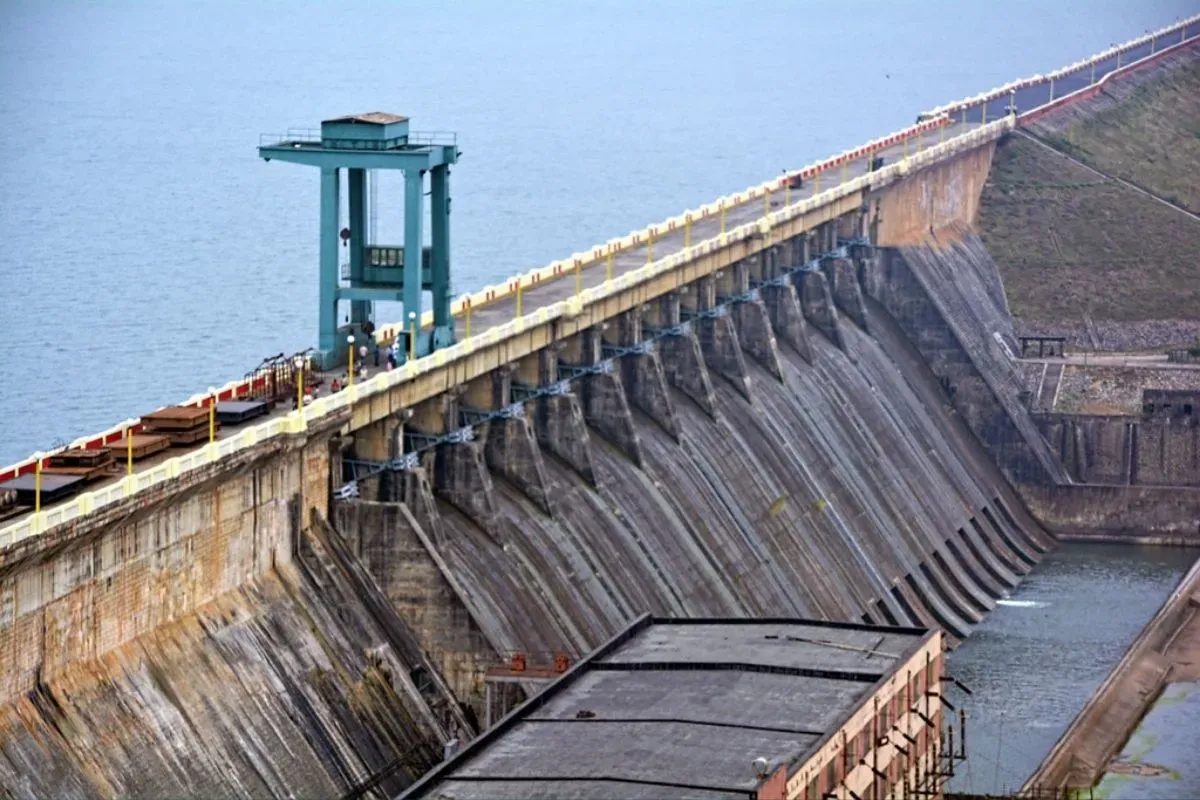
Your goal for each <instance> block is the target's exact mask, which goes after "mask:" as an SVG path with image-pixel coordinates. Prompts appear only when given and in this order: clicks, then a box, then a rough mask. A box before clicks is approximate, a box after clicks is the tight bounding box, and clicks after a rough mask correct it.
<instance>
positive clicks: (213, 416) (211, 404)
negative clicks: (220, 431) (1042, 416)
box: [208, 394, 217, 444]
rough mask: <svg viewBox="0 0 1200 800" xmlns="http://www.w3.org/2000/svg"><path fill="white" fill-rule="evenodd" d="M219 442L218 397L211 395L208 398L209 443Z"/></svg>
mask: <svg viewBox="0 0 1200 800" xmlns="http://www.w3.org/2000/svg"><path fill="white" fill-rule="evenodd" d="M216 440H217V396H216V394H211V395H209V398H208V443H209V444H212V443H213V442H215V441H216Z"/></svg>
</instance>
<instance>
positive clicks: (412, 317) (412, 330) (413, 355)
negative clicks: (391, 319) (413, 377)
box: [408, 311, 417, 361]
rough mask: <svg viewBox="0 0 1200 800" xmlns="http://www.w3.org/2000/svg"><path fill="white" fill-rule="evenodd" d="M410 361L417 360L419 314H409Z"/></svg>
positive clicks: (412, 312) (411, 312) (413, 312)
mask: <svg viewBox="0 0 1200 800" xmlns="http://www.w3.org/2000/svg"><path fill="white" fill-rule="evenodd" d="M408 360H409V361H416V360H417V312H415V311H410V312H408Z"/></svg>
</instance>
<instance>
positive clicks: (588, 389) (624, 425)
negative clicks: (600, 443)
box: [583, 372, 642, 467]
mask: <svg viewBox="0 0 1200 800" xmlns="http://www.w3.org/2000/svg"><path fill="white" fill-rule="evenodd" d="M583 416H584V419H585V420H586V421H587V424H588V425H591V426H592V427H593V428H595V429H596V431H597V432H599V434H600V435H601V436H603V437H604V438H605V439H607V440H609V441H610V442H612V443H613V444H615V445H616V446H617V447H619V448H621V450H622V451H623V452H624V453H625V455H627V456H629V458H630V460H631V461H633V463H634V464H637V465H638V466H639V467H640V466H641V465H642V447H641V443H640V441H639V440H638V435H637V429H636V428H634V426H633V414H632V412H630V410H629V400H628V399H627V398H626V397H625V389H624V387H623V385H622V382H621V376H620V374H618V373H616V372H601V373H599V374H597V375H589V376H588V377H586V378H584V384H583Z"/></svg>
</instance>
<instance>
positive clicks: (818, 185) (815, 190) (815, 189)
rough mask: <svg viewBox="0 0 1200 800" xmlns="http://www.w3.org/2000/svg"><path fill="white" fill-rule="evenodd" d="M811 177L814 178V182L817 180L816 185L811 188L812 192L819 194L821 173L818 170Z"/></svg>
mask: <svg viewBox="0 0 1200 800" xmlns="http://www.w3.org/2000/svg"><path fill="white" fill-rule="evenodd" d="M813 177H814V178H815V179H816V182H817V185H816V187H815V188H814V189H813V194H820V193H821V173H820V172H818V173H817V174H816V175H815V176H813Z"/></svg>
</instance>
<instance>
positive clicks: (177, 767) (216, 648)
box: [0, 431, 466, 798]
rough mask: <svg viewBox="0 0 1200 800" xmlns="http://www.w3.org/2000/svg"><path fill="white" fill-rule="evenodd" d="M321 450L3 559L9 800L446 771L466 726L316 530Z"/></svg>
mask: <svg viewBox="0 0 1200 800" xmlns="http://www.w3.org/2000/svg"><path fill="white" fill-rule="evenodd" d="M329 440H330V437H329V433H328V432H324V433H322V432H320V431H316V432H312V433H310V436H309V438H308V440H307V441H301V442H292V443H291V444H290V445H289V446H286V447H279V448H276V449H274V450H272V451H267V452H259V453H257V454H256V457H255V458H253V459H246V460H243V462H242V463H236V462H219V463H217V464H214V465H212V467H211V470H210V472H209V473H208V474H207V475H206V476H203V477H201V478H199V479H196V480H194V481H193V482H191V484H190V485H185V486H178V487H175V488H174V489H173V490H172V491H171V492H170V493H163V494H162V495H161V496H158V497H150V498H138V500H139V502H137V503H136V507H125V508H122V509H115V510H114V511H113V512H112V514H111V516H110V517H109V518H108V519H106V520H96V521H93V523H94V524H91V525H89V526H87V527H84V526H82V525H81V526H79V527H77V528H75V529H73V530H69V531H65V532H63V533H61V534H59V535H56V536H53V537H43V538H42V539H39V540H34V541H32V542H30V543H28V544H27V546H26V547H24V548H13V549H10V550H9V551H6V552H5V554H4V556H3V561H2V563H0V587H3V588H2V590H0V598H2V604H0V609H2V613H3V616H2V618H0V622H2V623H3V624H2V627H0V692H2V698H3V705H2V706H0V786H2V787H4V789H5V791H6V792H7V794H6V796H11V797H29V798H45V797H61V798H73V797H75V798H83V797H97V796H102V797H122V796H124V797H128V796H134V797H164V796H179V795H186V796H194V797H221V796H230V795H240V796H296V795H304V796H317V795H319V796H337V795H340V794H341V793H343V792H345V791H347V790H348V789H350V788H352V787H354V786H355V785H356V784H357V783H358V782H360V781H363V780H365V779H367V778H368V777H369V776H371V775H374V774H376V773H380V772H383V773H384V774H385V779H384V780H383V781H382V784H381V785H382V786H384V788H390V789H393V790H399V789H401V788H403V787H404V786H406V785H407V784H408V783H410V782H411V781H412V780H414V779H415V778H416V777H418V776H419V775H420V774H421V773H423V772H424V771H425V770H426V769H427V768H428V767H430V766H431V765H432V764H434V763H436V762H437V761H439V760H440V758H441V747H440V743H441V742H442V741H445V740H446V739H447V738H448V736H449V735H451V734H453V733H454V732H456V730H457V729H458V728H460V727H466V723H464V722H463V718H462V716H461V713H460V711H459V708H458V706H457V704H456V703H455V701H454V699H453V697H451V696H450V694H449V693H448V692H447V691H446V690H445V687H444V686H443V685H442V684H441V682H440V678H439V677H438V676H437V674H436V670H434V669H432V668H431V665H429V664H428V663H427V662H426V661H425V660H424V657H423V656H422V654H421V652H420V649H419V647H417V646H416V643H415V641H414V640H413V639H412V638H411V636H410V635H408V634H407V633H406V632H405V630H404V628H403V625H402V624H400V623H399V620H398V619H397V618H396V617H395V614H394V612H391V609H390V606H388V605H387V604H386V602H382V603H376V604H374V605H373V604H372V603H371V602H370V592H369V591H364V587H363V584H362V581H361V580H356V579H355V575H354V574H353V565H348V564H347V563H346V562H345V559H340V560H339V558H338V551H337V544H338V543H337V542H336V540H333V539H330V538H329V537H328V536H327V535H326V532H325V531H324V529H323V527H322V526H321V525H320V508H321V507H324V506H325V503H326V498H327V497H328V485H329V479H328V460H329V459H328V454H329V453H328V451H329ZM305 507H308V508H311V509H314V510H313V511H312V512H311V515H310V514H308V513H304V512H303V511H302V509H304V508H305ZM310 517H311V518H310ZM306 518H307V519H306ZM381 609H382V612H383V613H381ZM388 612H391V613H390V617H389V613H388Z"/></svg>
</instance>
